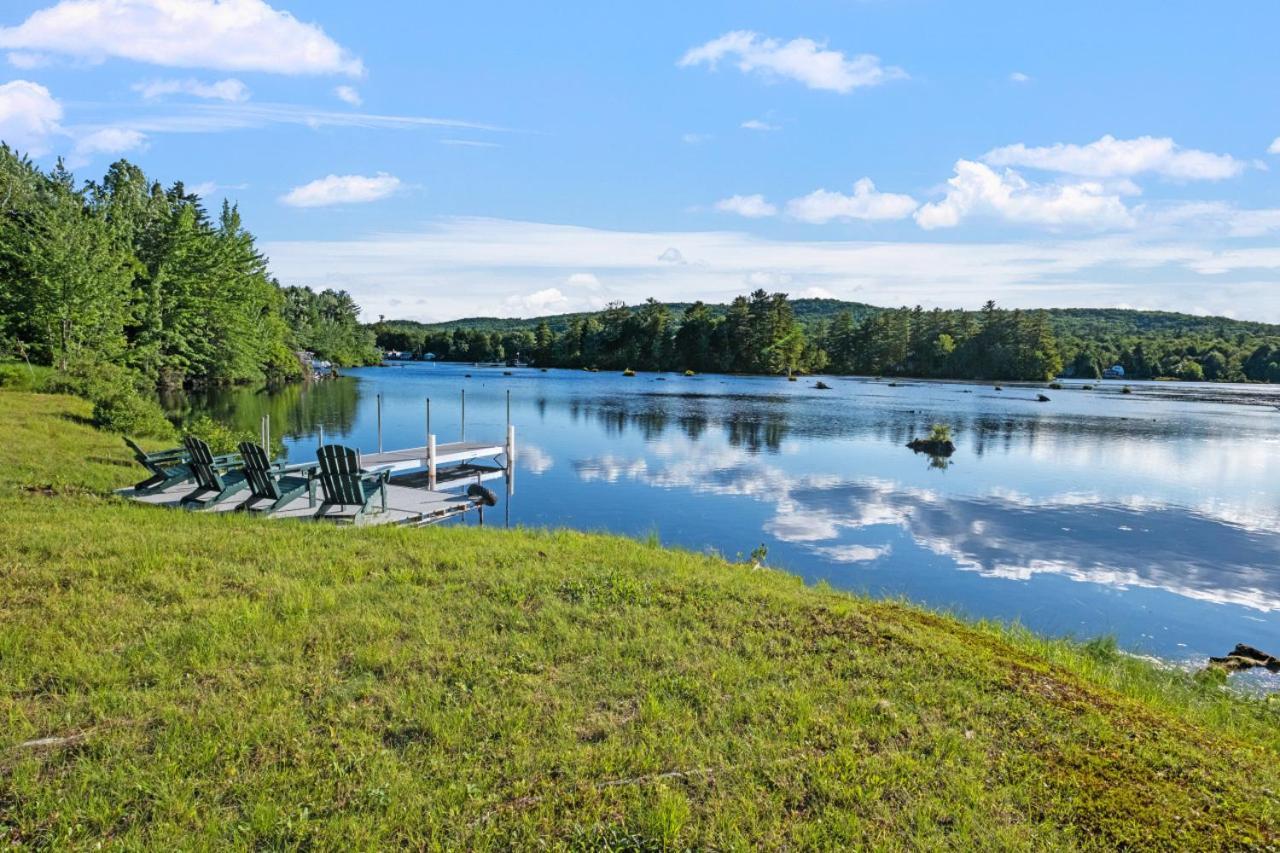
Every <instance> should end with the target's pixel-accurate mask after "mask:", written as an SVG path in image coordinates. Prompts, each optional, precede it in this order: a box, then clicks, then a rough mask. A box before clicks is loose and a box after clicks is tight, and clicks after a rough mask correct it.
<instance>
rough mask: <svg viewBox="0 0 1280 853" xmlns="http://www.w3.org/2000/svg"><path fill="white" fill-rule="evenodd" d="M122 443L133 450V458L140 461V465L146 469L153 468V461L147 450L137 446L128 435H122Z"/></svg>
mask: <svg viewBox="0 0 1280 853" xmlns="http://www.w3.org/2000/svg"><path fill="white" fill-rule="evenodd" d="M124 443H125V444H127V445H128V446H129V449H130V450H132V451H133V458H134V459H136V460H138V462H139V463H141V465H142V467H144V468H146V469H148V470H155V463H153V462H152V461H151V457H150V456H148V455H147V451H145V450H143V449H142V448H141V447H139V446H138V443H137V442H136V441H134V440H133V439H132V438H129V436H127V435H126V436H124Z"/></svg>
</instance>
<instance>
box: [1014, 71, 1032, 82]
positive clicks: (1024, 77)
mask: <svg viewBox="0 0 1280 853" xmlns="http://www.w3.org/2000/svg"><path fill="white" fill-rule="evenodd" d="M1009 82H1010V83H1030V82H1031V75H1030V74H1024V73H1022V72H1021V71H1014V72H1013V73H1012V74H1010V75H1009Z"/></svg>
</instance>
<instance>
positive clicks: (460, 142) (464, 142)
mask: <svg viewBox="0 0 1280 853" xmlns="http://www.w3.org/2000/svg"><path fill="white" fill-rule="evenodd" d="M439 142H440V144H441V145H456V146H459V147H461V148H501V147H502V146H501V145H499V144H498V143H496V142H481V141H480V140H478V139H441V140H439Z"/></svg>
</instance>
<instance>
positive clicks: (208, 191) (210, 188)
mask: <svg viewBox="0 0 1280 853" xmlns="http://www.w3.org/2000/svg"><path fill="white" fill-rule="evenodd" d="M248 188H249V185H248V184H220V183H218V182H217V181H201V182H200V183H198V184H191V185H190V186H188V187H187V188H186V190H187V192H188V193H191V194H193V195H198V196H200V197H201V198H202V199H205V200H206V201H208V200H209V199H210V198H211V197H212V196H215V195H218V194H221V193H224V192H225V191H226V190H245V189H248Z"/></svg>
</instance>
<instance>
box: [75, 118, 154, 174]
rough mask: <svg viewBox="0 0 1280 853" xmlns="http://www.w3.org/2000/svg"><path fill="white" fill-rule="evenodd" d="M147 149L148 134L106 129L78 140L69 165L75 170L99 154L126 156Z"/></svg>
mask: <svg viewBox="0 0 1280 853" xmlns="http://www.w3.org/2000/svg"><path fill="white" fill-rule="evenodd" d="M146 147H147V137H146V134H143V133H139V132H138V131H136V130H133V129H131V128H127V127H104V128H102V129H101V130H95V131H93V132H92V133H89V134H87V135H85V136H82V137H80V138H79V139H77V140H76V144H75V146H74V147H73V148H72V149H71V156H70V157H69V158H67V165H69V166H71V167H73V168H75V167H79V166H83V165H85V164H86V163H88V162H89V161H90V160H92V159H93V157H94V156H96V155H98V154H108V155H115V154H124V153H126V152H128V151H140V150H143V149H145V148H146Z"/></svg>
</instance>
